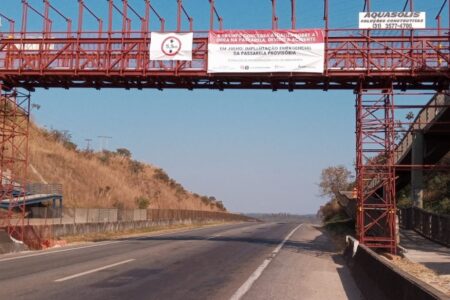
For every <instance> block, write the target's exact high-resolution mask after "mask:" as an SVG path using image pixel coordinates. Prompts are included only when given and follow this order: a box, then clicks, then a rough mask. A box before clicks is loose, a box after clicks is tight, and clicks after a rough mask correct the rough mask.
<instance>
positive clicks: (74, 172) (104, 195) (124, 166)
mask: <svg viewBox="0 0 450 300" xmlns="http://www.w3.org/2000/svg"><path fill="white" fill-rule="evenodd" d="M29 149H30V162H31V165H32V167H31V168H30V170H29V178H30V181H33V182H43V181H46V182H48V183H61V184H62V185H63V194H64V204H65V206H66V207H117V208H146V207H148V208H171V209H192V210H206V211H223V210H225V208H224V207H223V205H222V203H221V202H220V201H216V200H215V199H214V197H206V196H199V195H197V194H193V193H191V192H188V191H186V190H185V189H184V188H183V187H182V186H181V185H180V184H179V183H177V182H176V181H174V180H173V179H171V178H170V177H169V176H168V175H167V174H166V173H165V172H164V171H163V170H161V169H158V168H156V167H154V166H151V165H148V164H144V163H141V162H138V161H135V160H133V159H132V157H131V153H130V152H129V151H128V150H127V149H119V150H118V151H116V152H109V151H104V152H100V153H97V152H96V153H94V152H92V151H79V150H77V149H76V145H75V144H73V143H72V142H71V141H70V136H67V134H64V133H62V132H59V131H56V130H52V131H47V130H44V129H41V128H38V127H37V126H36V125H34V124H33V125H31V130H30V144H29ZM33 167H34V169H35V170H36V171H37V172H35V170H33Z"/></svg>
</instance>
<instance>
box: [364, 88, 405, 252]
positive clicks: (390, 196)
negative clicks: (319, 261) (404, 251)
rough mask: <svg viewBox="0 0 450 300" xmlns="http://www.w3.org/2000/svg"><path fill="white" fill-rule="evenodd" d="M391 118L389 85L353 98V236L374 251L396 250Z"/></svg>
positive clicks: (392, 95)
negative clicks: (354, 160)
mask: <svg viewBox="0 0 450 300" xmlns="http://www.w3.org/2000/svg"><path fill="white" fill-rule="evenodd" d="M394 151H395V119H394V94H393V88H392V86H391V85H389V86H387V87H386V88H385V89H368V88H364V86H363V85H360V87H359V88H358V90H357V97H356V176H357V191H358V205H357V209H358V211H357V224H356V227H357V228H356V229H357V237H358V239H359V241H360V242H361V243H362V244H364V245H366V246H368V247H370V248H374V249H383V250H385V251H389V252H391V253H393V254H395V253H396V251H397V242H396V230H395V228H396V225H395V223H396V222H395V220H396V217H395V215H396V214H395V213H396V204H395V164H394Z"/></svg>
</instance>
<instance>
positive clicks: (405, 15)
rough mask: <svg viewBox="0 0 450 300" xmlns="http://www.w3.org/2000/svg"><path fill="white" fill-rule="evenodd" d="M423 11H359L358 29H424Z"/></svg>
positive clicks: (424, 15)
mask: <svg viewBox="0 0 450 300" xmlns="http://www.w3.org/2000/svg"><path fill="white" fill-rule="evenodd" d="M425 27H426V14H425V12H410V11H402V12H360V13H359V28H360V29H397V30H402V29H424V28H425Z"/></svg>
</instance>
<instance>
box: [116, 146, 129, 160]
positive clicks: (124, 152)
mask: <svg viewBox="0 0 450 300" xmlns="http://www.w3.org/2000/svg"><path fill="white" fill-rule="evenodd" d="M116 152H117V154H118V155H120V156H123V157H126V158H131V151H130V150H128V149H126V148H119V149H117V150H116Z"/></svg>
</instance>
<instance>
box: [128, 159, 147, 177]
mask: <svg viewBox="0 0 450 300" xmlns="http://www.w3.org/2000/svg"><path fill="white" fill-rule="evenodd" d="M142 171H144V164H143V163H141V162H139V161H137V160H131V161H130V172H131V173H132V174H139V173H141V172H142Z"/></svg>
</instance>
